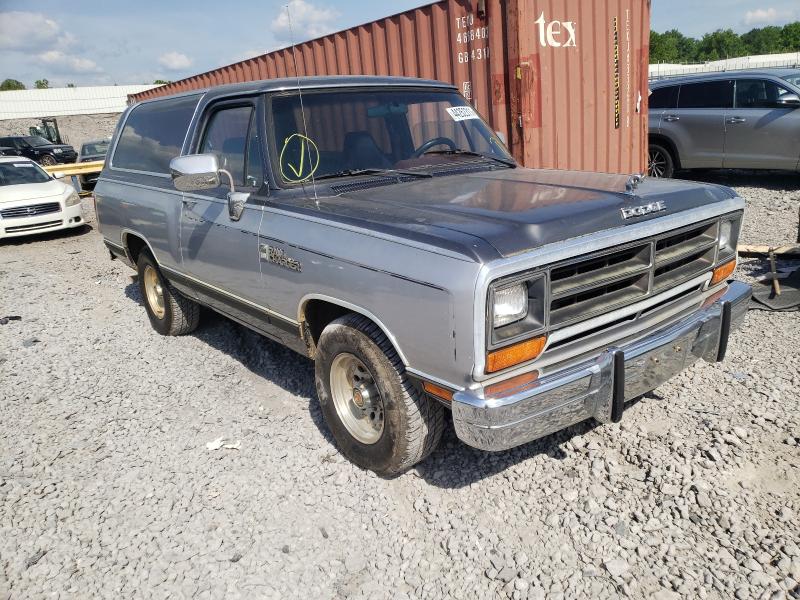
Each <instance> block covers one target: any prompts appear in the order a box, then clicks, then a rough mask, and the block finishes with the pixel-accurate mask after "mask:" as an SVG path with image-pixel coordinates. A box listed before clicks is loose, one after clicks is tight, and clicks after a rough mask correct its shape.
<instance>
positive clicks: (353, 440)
mask: <svg viewBox="0 0 800 600" xmlns="http://www.w3.org/2000/svg"><path fill="white" fill-rule="evenodd" d="M315 380H316V386H317V394H318V395H319V400H320V406H321V407H322V413H323V415H324V416H325V421H326V423H327V425H328V429H329V430H330V432H331V434H332V435H333V437H334V439H335V440H336V444H337V445H338V447H339V450H340V451H341V453H342V454H343V455H344V456H345V457H346V458H347V459H348V460H350V461H351V462H353V463H355V464H356V465H358V466H360V467H362V468H365V469H370V470H371V471H375V472H376V473H377V474H378V475H381V476H384V477H393V476H395V475H399V474H400V473H403V472H404V471H406V470H407V469H409V468H411V467H412V466H414V465H415V464H417V463H418V462H420V461H421V460H423V459H424V458H425V457H427V456H428V455H429V454H430V453H431V452H433V450H434V449H435V448H436V446H437V445H438V443H439V440H440V439H441V436H442V430H443V429H444V408H443V407H442V406H441V405H440V404H438V403H436V402H434V401H433V400H430V399H429V398H428V397H427V396H426V395H425V394H424V393H422V392H421V391H420V390H419V389H418V388H417V387H416V386H415V385H414V384H413V383H412V382H411V380H410V379H409V377H408V375H407V374H406V372H405V368H404V367H403V363H402V361H401V360H400V357H399V356H398V355H397V353H396V352H395V350H394V348H393V346H392V344H391V342H390V341H389V340H388V339H387V338H386V336H385V335H384V334H383V332H382V331H381V329H380V328H379V327H378V326H377V325H375V324H374V323H373V322H372V321H370V320H369V319H367V318H366V317H363V316H361V315H356V314H349V315H345V316H344V317H341V318H339V319H337V320H335V321H333V322H332V323H331V324H329V325H328V326H327V327H326V328H325V330H324V331H323V332H322V335H321V336H320V339H319V343H318V344H317V355H316V359H315Z"/></svg>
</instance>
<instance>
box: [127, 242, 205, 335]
mask: <svg viewBox="0 0 800 600" xmlns="http://www.w3.org/2000/svg"><path fill="white" fill-rule="evenodd" d="M136 266H137V269H138V271H139V291H140V292H141V294H142V298H144V307H145V309H146V310H147V316H148V317H149V318H150V324H151V325H152V326H153V329H155V330H156V331H157V332H158V333H160V334H161V335H185V334H187V333H191V332H192V331H194V330H195V329H196V328H197V324H198V323H199V322H200V306H199V305H198V304H197V303H196V302H193V301H191V300H189V299H188V298H186V297H184V296H182V295H181V294H180V292H178V290H176V289H175V288H174V287H172V284H170V283H169V281H167V280H166V279H164V276H163V275H162V274H161V270H160V269H159V268H158V265H157V264H156V261H155V259H154V258H153V257H152V256H151V255H150V254H149V253H148V252H142V253H141V255H140V256H139V260H138V261H137V262H136Z"/></svg>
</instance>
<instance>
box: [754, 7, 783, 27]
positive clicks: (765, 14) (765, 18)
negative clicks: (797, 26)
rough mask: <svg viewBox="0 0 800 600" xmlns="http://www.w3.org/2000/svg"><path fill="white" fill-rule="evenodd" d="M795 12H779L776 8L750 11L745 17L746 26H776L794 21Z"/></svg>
mask: <svg viewBox="0 0 800 600" xmlns="http://www.w3.org/2000/svg"><path fill="white" fill-rule="evenodd" d="M793 13H794V11H791V10H777V9H775V8H771V7H770V8H757V9H755V10H748V11H747V12H746V13H745V15H744V24H745V25H775V24H776V23H785V22H786V21H789V20H791V19H792V16H793Z"/></svg>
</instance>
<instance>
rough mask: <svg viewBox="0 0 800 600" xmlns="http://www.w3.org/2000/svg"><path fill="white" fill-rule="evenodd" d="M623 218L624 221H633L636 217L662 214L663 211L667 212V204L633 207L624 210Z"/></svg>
mask: <svg viewBox="0 0 800 600" xmlns="http://www.w3.org/2000/svg"><path fill="white" fill-rule="evenodd" d="M620 210H621V211H622V218H623V219H633V218H635V217H643V216H645V215H649V214H650V213H654V212H661V211H662V210H667V204H666V202H662V201H660V200H659V201H658V202H651V203H650V204H644V205H642V206H632V207H630V208H627V207H626V208H622V209H620Z"/></svg>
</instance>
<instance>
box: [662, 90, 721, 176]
mask: <svg viewBox="0 0 800 600" xmlns="http://www.w3.org/2000/svg"><path fill="white" fill-rule="evenodd" d="M732 106H733V81H731V80H714V81H705V82H701V83H685V84H683V85H681V89H680V91H679V93H678V107H677V108H676V109H675V110H666V111H664V116H663V117H662V119H661V132H662V133H663V134H664V135H666V136H667V137H669V138H670V139H671V140H672V142H673V143H674V144H675V147H676V148H677V150H678V156H679V158H680V162H681V166H682V167H683V168H686V169H703V168H707V169H713V168H720V167H722V163H723V160H724V156H725V155H724V151H725V109H727V108H731V107H732Z"/></svg>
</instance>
